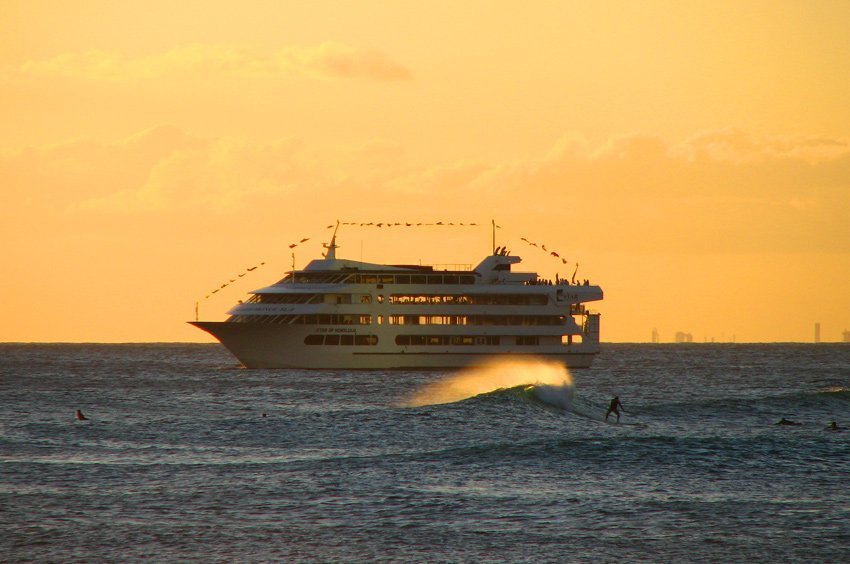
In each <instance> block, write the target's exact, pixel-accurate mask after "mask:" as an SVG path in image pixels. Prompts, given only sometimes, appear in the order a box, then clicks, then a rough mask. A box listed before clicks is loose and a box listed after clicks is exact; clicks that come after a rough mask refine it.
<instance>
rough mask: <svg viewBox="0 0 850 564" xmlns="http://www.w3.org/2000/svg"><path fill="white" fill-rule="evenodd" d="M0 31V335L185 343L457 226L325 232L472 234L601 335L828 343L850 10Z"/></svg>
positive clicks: (569, 9)
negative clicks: (565, 300)
mask: <svg viewBox="0 0 850 564" xmlns="http://www.w3.org/2000/svg"><path fill="white" fill-rule="evenodd" d="M521 4H522V5H521ZM0 12H2V18H0V124H2V126H0V249H2V259H3V260H2V262H0V292H2V295H3V296H4V299H3V307H2V309H0V341H18V342H20V341H23V342H30V341H47V342H54V341H66V342H134V341H141V342H151V341H208V340H209V339H210V337H209V336H208V335H207V334H206V333H203V332H201V331H199V330H198V329H195V328H194V327H191V326H189V325H188V324H187V323H186V321H188V320H191V319H194V316H195V303H196V302H197V303H198V309H199V312H200V317H201V318H202V319H211V320H220V319H224V318H225V317H226V312H227V310H228V309H229V308H230V307H231V306H232V305H233V304H235V303H236V301H237V300H239V299H244V298H245V296H246V294H247V293H248V292H250V291H251V290H254V289H257V288H260V287H263V286H266V285H268V284H270V283H272V282H274V281H276V280H278V279H280V278H282V277H283V275H284V273H285V272H286V271H287V270H289V269H290V268H291V267H292V263H293V257H292V254H291V250H290V248H289V245H290V244H292V243H294V242H298V241H300V240H301V239H303V238H309V239H310V240H309V241H307V242H305V243H303V244H299V246H298V247H296V248H295V249H294V251H295V256H294V260H295V265H296V267H297V268H301V267H303V266H305V265H306V264H307V262H309V260H311V259H313V258H318V257H319V256H320V253H321V252H322V247H321V243H322V242H323V241H325V242H327V241H328V239H329V236H330V232H331V231H330V230H328V229H327V226H328V225H331V224H334V223H335V222H336V221H337V220H340V221H343V222H357V223H359V222H375V223H377V222H392V223H394V222H401V223H404V222H411V223H417V222H422V223H433V222H437V221H442V222H445V223H448V222H453V223H459V222H464V223H472V222H475V223H478V224H479V227H468V226H464V227H454V228H449V227H420V228H417V227H410V228H404V227H401V226H399V227H394V228H393V229H392V230H389V229H385V228H383V229H378V228H375V227H372V228H365V227H364V228H360V227H359V226H343V227H341V228H340V231H339V234H338V243H339V244H340V249H339V251H338V256H340V257H342V258H351V259H354V260H361V259H362V260H367V261H370V262H388V263H396V264H398V263H408V264H410V263H422V264H471V265H475V264H477V263H478V262H479V261H480V260H481V259H483V258H484V256H485V255H486V254H488V253H489V252H490V251H491V250H492V249H491V232H490V227H489V225H490V221H491V219H495V220H496V222H497V223H498V225H499V226H500V229H498V230H497V244H498V245H506V246H507V247H508V248H510V249H511V252H512V254H514V255H519V256H521V257H522V258H523V259H524V260H523V264H522V265H521V266H522V269H523V270H529V271H537V272H539V273H540V274H541V275H542V276H545V277H549V278H554V277H555V275H556V274H558V275H560V276H567V277H569V276H570V275H572V273H573V270H574V269H575V268H576V265H578V273H577V277H578V278H579V279H585V278H587V279H589V280H590V281H591V282H593V283H595V284H599V285H601V286H602V288H603V290H604V291H605V300H604V301H603V302H599V303H596V304H594V308H595V309H596V310H597V311H599V312H601V313H602V338H603V340H604V341H614V342H644V341H649V340H650V339H651V336H652V331H653V329H657V331H658V334H659V336H660V339H661V341H672V340H673V338H674V334H675V333H676V332H677V331H682V332H687V333H691V334H692V335H693V339H694V341H695V342H703V341H712V340H714V341H715V342H727V341H733V340H734V341H736V342H774V341H779V342H787V341H803V342H806V341H809V342H810V341H812V340H813V339H814V325H815V323H820V326H821V338H822V339H823V340H824V341H838V340H841V338H842V331H844V330H847V329H850V104H848V102H847V101H848V100H850V73H848V72H847V69H848V68H850V34H848V33H847V32H846V25H847V22H850V2H845V1H841V0H836V1H823V0H813V1H808V2H801V1H781V0H771V1H764V2H762V1H753V0H736V1H723V0H712V1H699V0H694V1H690V2H675V1H655V0H644V1H640V2H637V1H635V2H627V1H604V0H603V1H588V2H583V1H572V2H546V1H537V2H529V3H517V2H500V1H496V2H494V1H493V0H488V1H480V2H479V1H477V0H468V1H465V2H442V1H435V2H427V3H423V2H405V1H399V2H383V1H368V0H364V1H360V2H328V1H321V0H319V1H311V2H278V1H257V0H243V1H241V2H215V1H205V2H192V1H187V2H182V3H177V4H175V3H174V2H166V1H160V0H145V1H144V2H141V1H138V2H137V1H132V0H130V1H125V2H112V1H98V0H90V1H79V0H66V1H63V2H55V1H33V0H29V1H26V2H18V1H15V0H6V1H4V2H3V6H2V8H0ZM523 238H525V239H527V240H530V241H533V242H537V243H538V244H545V245H547V248H548V249H550V250H556V251H557V252H558V253H559V254H560V255H561V256H562V257H564V258H565V259H566V260H567V261H568V264H566V265H564V264H563V263H562V261H560V260H558V259H556V258H554V257H552V256H551V255H549V254H547V253H544V252H542V251H540V249H539V248H535V247H531V246H529V245H528V244H527V243H526V242H525V241H523ZM261 263H262V264H261ZM253 266H257V267H258V268H256V269H255V270H252V271H250V272H247V274H246V271H247V269H248V268H251V267H253ZM239 274H246V275H245V276H242V277H239V276H238V275H239ZM231 279H233V280H235V282H233V283H231V282H229V281H230V280H231ZM223 284H227V287H226V288H224V289H222V290H221V291H219V292H217V293H215V294H211V293H210V292H211V291H212V290H213V289H218V288H220V286H221V285H223ZM207 296H209V297H207Z"/></svg>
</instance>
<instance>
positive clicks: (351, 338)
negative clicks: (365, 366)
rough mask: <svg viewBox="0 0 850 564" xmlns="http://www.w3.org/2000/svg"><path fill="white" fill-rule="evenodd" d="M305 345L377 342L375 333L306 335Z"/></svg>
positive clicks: (372, 343)
mask: <svg viewBox="0 0 850 564" xmlns="http://www.w3.org/2000/svg"><path fill="white" fill-rule="evenodd" d="M304 344H305V345H367V346H374V345H377V344H378V336H377V335H307V337H306V338H305V339H304Z"/></svg>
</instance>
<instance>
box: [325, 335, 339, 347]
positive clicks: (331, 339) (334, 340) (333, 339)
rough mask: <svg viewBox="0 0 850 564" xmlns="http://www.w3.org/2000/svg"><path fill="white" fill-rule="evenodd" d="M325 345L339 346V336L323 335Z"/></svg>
mask: <svg viewBox="0 0 850 564" xmlns="http://www.w3.org/2000/svg"><path fill="white" fill-rule="evenodd" d="M325 344H326V345H338V344H339V335H325Z"/></svg>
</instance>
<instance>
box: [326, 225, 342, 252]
mask: <svg viewBox="0 0 850 564" xmlns="http://www.w3.org/2000/svg"><path fill="white" fill-rule="evenodd" d="M337 231H339V220H336V227H334V234H333V236H332V237H331V242H330V244H328V245H325V247H326V248H327V249H328V252H327V253H325V258H326V259H327V260H336V232H337Z"/></svg>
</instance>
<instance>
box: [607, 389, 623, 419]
mask: <svg viewBox="0 0 850 564" xmlns="http://www.w3.org/2000/svg"><path fill="white" fill-rule="evenodd" d="M617 408H619V409H622V410H623V411H626V408H625V407H623V404H622V403H621V402H620V396H614V399H612V400H611V403H610V404H609V405H608V411H607V412H605V421H608V416H609V415H611V414H612V413H615V414H616V415H617V423H619V422H620V412H619V410H618V409H617Z"/></svg>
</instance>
